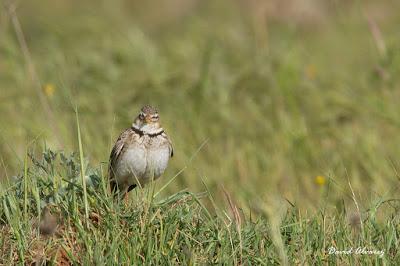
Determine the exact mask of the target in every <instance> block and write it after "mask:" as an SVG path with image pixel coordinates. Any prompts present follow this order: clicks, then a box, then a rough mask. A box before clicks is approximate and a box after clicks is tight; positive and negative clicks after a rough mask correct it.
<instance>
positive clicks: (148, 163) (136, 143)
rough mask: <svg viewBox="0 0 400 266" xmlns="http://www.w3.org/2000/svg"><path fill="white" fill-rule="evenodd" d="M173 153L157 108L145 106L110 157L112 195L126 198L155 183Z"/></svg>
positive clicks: (117, 143)
mask: <svg viewBox="0 0 400 266" xmlns="http://www.w3.org/2000/svg"><path fill="white" fill-rule="evenodd" d="M173 154H174V151H173V148H172V142H171V140H170V139H169V137H168V135H167V134H166V133H165V131H164V129H163V128H162V127H161V124H160V118H159V115H158V111H157V109H156V108H154V107H152V106H150V105H145V106H144V107H143V108H142V109H141V110H140V112H139V115H138V116H137V117H136V119H135V121H134V122H133V124H132V126H131V127H130V128H128V129H126V130H125V131H123V132H122V133H121V135H120V136H119V137H118V139H117V141H116V143H115V144H114V147H113V149H112V151H111V154H110V165H109V177H110V187H111V192H112V193H116V192H119V193H121V195H122V196H125V195H126V194H127V193H128V192H129V191H131V190H132V189H134V188H135V187H136V186H138V185H140V187H143V186H144V185H145V184H146V183H148V182H150V181H151V180H156V179H157V178H159V177H160V176H161V175H162V174H163V173H164V171H165V169H166V168H167V165H168V161H169V158H170V157H172V156H173Z"/></svg>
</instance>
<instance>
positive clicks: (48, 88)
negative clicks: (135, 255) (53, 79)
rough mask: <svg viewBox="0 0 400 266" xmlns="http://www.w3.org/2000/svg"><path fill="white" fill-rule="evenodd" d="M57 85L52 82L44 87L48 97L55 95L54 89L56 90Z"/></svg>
mask: <svg viewBox="0 0 400 266" xmlns="http://www.w3.org/2000/svg"><path fill="white" fill-rule="evenodd" d="M55 89H56V88H55V87H54V85H53V84H51V83H47V84H46V85H45V86H44V87H43V92H44V94H46V96H47V97H49V98H51V97H53V95H54V91H55Z"/></svg>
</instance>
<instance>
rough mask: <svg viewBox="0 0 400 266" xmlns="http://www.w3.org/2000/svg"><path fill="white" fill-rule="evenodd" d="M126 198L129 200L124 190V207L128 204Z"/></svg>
mask: <svg viewBox="0 0 400 266" xmlns="http://www.w3.org/2000/svg"><path fill="white" fill-rule="evenodd" d="M128 200H129V197H128V192H125V194H124V203H125V207H127V206H128Z"/></svg>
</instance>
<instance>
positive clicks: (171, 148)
mask: <svg viewBox="0 0 400 266" xmlns="http://www.w3.org/2000/svg"><path fill="white" fill-rule="evenodd" d="M162 135H163V137H164V138H166V139H167V142H168V148H169V155H170V157H173V156H174V147H173V146H172V141H171V139H170V138H169V137H168V135H167V134H166V133H165V132H163V134H162Z"/></svg>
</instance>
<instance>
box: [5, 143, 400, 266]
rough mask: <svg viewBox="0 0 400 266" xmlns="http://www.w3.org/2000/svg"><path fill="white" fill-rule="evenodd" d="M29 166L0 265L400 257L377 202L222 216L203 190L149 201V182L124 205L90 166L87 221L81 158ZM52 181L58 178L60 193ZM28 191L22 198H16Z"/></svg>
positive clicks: (275, 206) (11, 192)
mask: <svg viewBox="0 0 400 266" xmlns="http://www.w3.org/2000/svg"><path fill="white" fill-rule="evenodd" d="M46 158H47V159H46ZM31 159H32V160H31V161H30V165H29V170H28V176H24V177H23V178H18V179H15V181H13V183H12V184H10V186H9V187H8V188H7V189H4V190H3V191H2V192H1V195H0V201H1V203H2V207H3V208H2V209H1V210H0V219H1V220H0V221H1V227H0V228H1V229H0V230H1V232H2V234H1V235H0V254H2V255H1V257H0V263H1V264H4V265H10V264H17V263H24V264H32V263H39V264H42V263H45V262H52V263H55V264H62V263H67V264H93V263H94V264H101V265H110V264H135V265H137V264H163V265H164V264H190V265H191V264H248V265H253V264H287V263H289V264H304V263H310V264H326V263H336V264H344V263H346V264H347V263H356V262H357V263H360V264H364V263H366V264H373V263H374V264H375V263H378V264H385V263H392V262H394V261H399V260H400V255H399V253H398V252H397V250H398V248H399V231H400V230H399V229H400V228H399V217H398V215H394V214H395V213H393V215H392V216H391V217H388V219H387V220H386V221H385V223H379V222H378V221H377V217H376V215H377V211H379V207H380V206H381V205H382V204H388V203H383V202H379V203H377V204H376V205H375V208H373V209H371V210H369V211H368V212H367V213H365V214H363V217H360V216H358V215H357V214H354V213H348V211H346V210H343V211H341V212H339V211H333V212H328V211H327V210H326V209H324V208H322V209H321V210H320V211H319V212H317V213H315V214H312V215H309V214H305V213H302V212H301V211H300V210H299V209H298V208H297V207H295V206H290V205H289V204H285V203H284V202H272V201H271V202H270V203H269V204H268V205H261V206H257V207H258V208H255V209H256V210H257V211H258V213H257V215H256V214H255V213H254V214H252V215H251V216H244V215H243V213H241V211H238V209H236V210H235V205H234V203H232V206H231V208H230V209H228V210H226V209H222V208H219V207H217V205H216V204H214V206H215V208H212V209H207V208H206V207H205V206H204V204H203V203H202V202H203V201H207V200H209V201H211V202H214V201H213V198H212V195H210V194H209V193H202V194H198V195H195V194H193V193H191V192H189V191H185V190H184V191H180V192H177V193H174V194H171V195H170V196H168V197H159V196H155V197H152V196H151V195H152V193H151V191H152V190H153V189H154V187H153V186H154V184H153V185H150V186H149V187H148V188H145V189H142V190H136V191H135V192H134V193H135V195H134V196H133V197H132V200H131V201H130V203H129V204H123V203H122V202H121V203H120V202H115V201H114V200H113V199H112V197H110V195H109V193H107V190H106V189H104V187H105V186H107V184H104V183H103V182H104V180H105V179H104V178H103V177H102V173H101V170H100V169H92V168H90V167H89V168H88V170H87V172H86V174H85V176H86V183H87V184H88V186H87V200H88V202H89V218H86V215H85V197H84V189H83V187H82V185H81V182H80V177H79V172H80V169H81V168H80V159H79V156H78V155H75V156H74V155H70V156H66V155H64V154H63V153H54V152H52V151H50V150H47V151H45V154H44V156H43V157H42V158H36V159H35V158H33V157H31ZM54 174H56V175H59V176H60V178H61V180H62V185H61V186H60V187H59V190H58V192H56V191H55V190H54V182H55V180H56V179H55V176H54ZM25 191H28V197H27V198H24V200H20V199H21V196H22V195H23V194H24V193H25ZM227 197H229V195H228V196H227ZM26 199H27V200H26ZM214 203H215V202H214ZM44 205H48V206H50V210H51V213H52V215H53V216H55V217H57V229H56V232H55V233H54V235H46V234H44V233H40V230H39V228H40V227H41V226H42V224H43V223H46V220H45V219H44V218H43V215H41V213H40V212H41V211H40V210H41V209H42V207H43V206H44ZM24 206H27V208H28V209H27V211H28V212H27V214H28V216H25V215H24V211H23V210H24ZM284 206H286V207H284ZM282 207H284V208H282ZM235 212H237V215H235V214H234V213H235ZM349 215H353V216H352V217H349ZM332 247H335V248H336V249H337V250H348V249H349V248H350V247H353V248H354V250H355V249H356V248H357V247H365V248H366V249H367V250H373V251H375V252H378V251H384V254H382V255H379V254H378V255H366V254H364V255H362V254H359V255H353V256H344V255H342V256H333V255H329V253H328V251H329V248H332Z"/></svg>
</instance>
